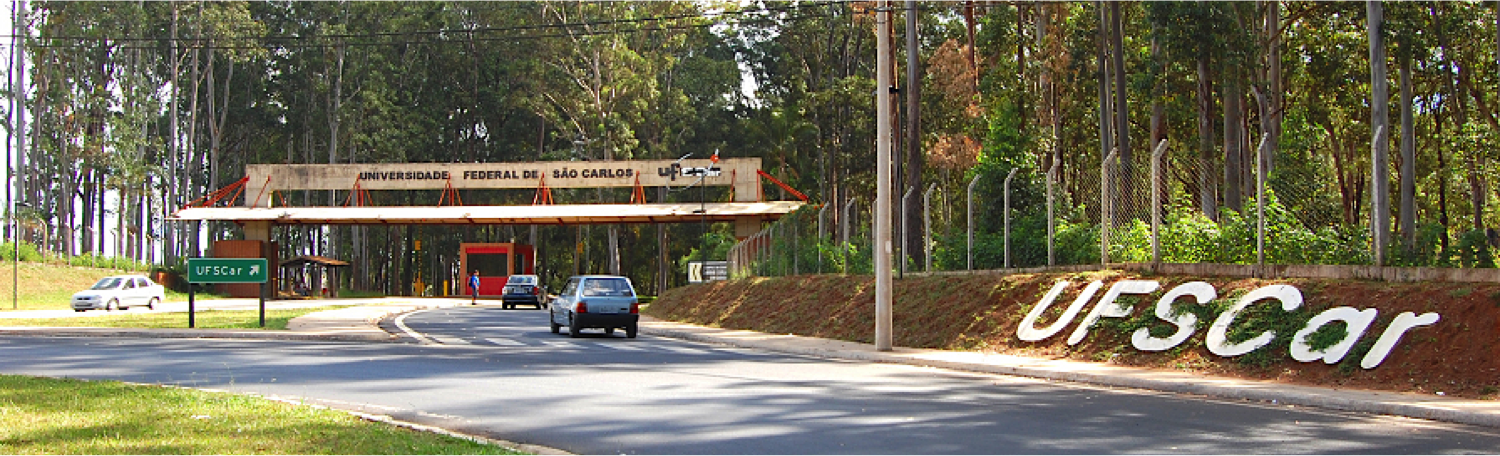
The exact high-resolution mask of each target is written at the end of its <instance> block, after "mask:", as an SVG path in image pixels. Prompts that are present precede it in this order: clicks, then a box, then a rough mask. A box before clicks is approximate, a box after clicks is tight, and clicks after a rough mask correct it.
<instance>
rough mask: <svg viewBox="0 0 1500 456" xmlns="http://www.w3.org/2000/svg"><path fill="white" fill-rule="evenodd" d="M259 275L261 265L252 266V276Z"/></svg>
mask: <svg viewBox="0 0 1500 456" xmlns="http://www.w3.org/2000/svg"><path fill="white" fill-rule="evenodd" d="M259 273H260V265H258V264H256V265H251V266H250V275H256V274H259Z"/></svg>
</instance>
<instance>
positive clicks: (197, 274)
mask: <svg viewBox="0 0 1500 456" xmlns="http://www.w3.org/2000/svg"><path fill="white" fill-rule="evenodd" d="M266 275H267V274H266V259H265V258H188V273H187V280H188V282H191V283H265V282H266Z"/></svg>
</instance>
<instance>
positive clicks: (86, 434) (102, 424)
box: [0, 375, 519, 454]
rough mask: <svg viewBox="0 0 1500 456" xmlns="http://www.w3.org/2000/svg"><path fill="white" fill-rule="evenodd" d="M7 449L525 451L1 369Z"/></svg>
mask: <svg viewBox="0 0 1500 456" xmlns="http://www.w3.org/2000/svg"><path fill="white" fill-rule="evenodd" d="M0 453H5V454H519V453H515V452H512V451H509V450H507V449H506V448H502V447H498V446H493V445H486V444H481V443H476V442H471V441H468V440H464V439H459V438H455V437H451V436H445V435H439V434H432V433H426V432H418V431H413V430H409V429H404V428H400V427H396V426H392V425H389V424H385V423H376V422H369V421H364V420H361V419H359V418H357V417H354V416H352V415H349V414H346V413H342V412H338V411H333V410H327V409H321V408H316V407H307V406H297V405H291V404H286V403H282V402H276V401H271V400H266V399H261V398H256V397H250V396H240V395H235V394H229V393H213V392H204V391H197V390H190V389H179V388H166V387H159V386H141V385H129V384H125V383H120V382H113V381H81V380H68V379H50V378H36V377H26V376H14V375H3V376H0Z"/></svg>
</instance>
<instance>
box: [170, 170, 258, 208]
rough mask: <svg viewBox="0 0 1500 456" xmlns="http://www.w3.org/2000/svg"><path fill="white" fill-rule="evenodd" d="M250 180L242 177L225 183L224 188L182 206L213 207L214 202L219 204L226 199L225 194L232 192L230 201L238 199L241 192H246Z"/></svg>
mask: <svg viewBox="0 0 1500 456" xmlns="http://www.w3.org/2000/svg"><path fill="white" fill-rule="evenodd" d="M249 180H250V178H248V177H241V178H240V180H237V181H234V183H232V184H229V185H225V186H224V188H221V189H218V190H214V191H213V193H209V194H208V195H206V196H204V197H202V198H198V199H195V200H193V201H192V202H189V203H187V205H185V206H182V208H183V209H187V208H190V207H212V206H213V205H214V204H218V202H219V201H222V200H224V197H225V196H229V195H230V192H234V196H231V197H230V198H229V201H231V202H233V201H234V200H235V199H238V198H239V197H240V194H241V193H244V191H245V182H248V181H249ZM200 203H201V204H200Z"/></svg>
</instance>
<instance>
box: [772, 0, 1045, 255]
mask: <svg viewBox="0 0 1500 456" xmlns="http://www.w3.org/2000/svg"><path fill="white" fill-rule="evenodd" d="M916 3H917V2H916V1H915V0H907V1H906V148H907V149H906V166H905V171H906V179H905V180H906V191H907V192H911V193H912V195H913V197H912V200H913V202H912V203H911V204H908V206H907V213H906V220H907V223H906V226H904V227H902V228H901V232H902V233H903V234H905V235H906V242H905V243H903V244H902V245H903V246H906V249H907V250H909V251H907V252H906V256H907V257H908V258H911V261H912V263H913V264H924V263H925V262H926V258H927V257H926V253H927V249H926V248H925V247H923V246H922V238H923V236H922V230H923V227H922V206H921V205H920V204H916V203H915V201H917V200H918V197H920V196H921V192H922V188H923V186H922V166H923V164H922V103H921V95H922V63H921V59H920V58H919V57H920V56H921V49H920V48H919V45H918V44H917V43H918V35H917V34H918V32H919V30H920V29H919V28H918V21H917V15H918V14H919V13H918V10H917V7H916ZM1046 18H1047V15H1046V14H1045V12H1043V11H1041V10H1040V9H1038V14H1037V22H1038V23H1039V24H1041V25H1040V26H1039V28H1041V29H1042V30H1043V33H1045V30H1046V26H1047V25H1046V24H1047V22H1046ZM1043 36H1045V35H1044V34H1038V35H1037V39H1038V40H1041V39H1042V37H1043ZM902 194H903V195H904V194H905V193H904V192H903V193H902ZM794 254H795V253H794Z"/></svg>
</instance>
